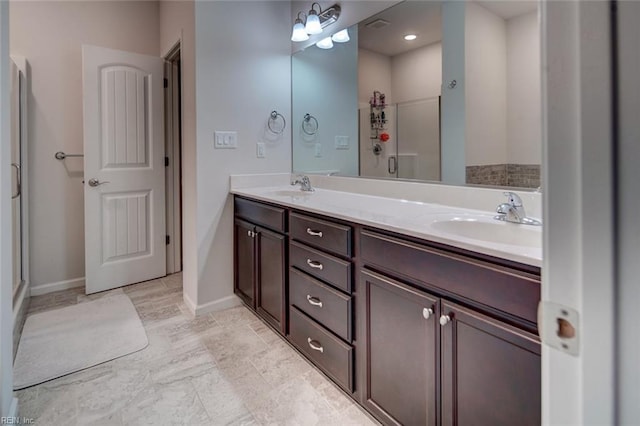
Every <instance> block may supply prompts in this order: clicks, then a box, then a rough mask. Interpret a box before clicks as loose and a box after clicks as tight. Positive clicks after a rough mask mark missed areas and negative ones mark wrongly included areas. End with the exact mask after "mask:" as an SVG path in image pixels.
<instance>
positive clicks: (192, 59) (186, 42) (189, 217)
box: [160, 1, 198, 300]
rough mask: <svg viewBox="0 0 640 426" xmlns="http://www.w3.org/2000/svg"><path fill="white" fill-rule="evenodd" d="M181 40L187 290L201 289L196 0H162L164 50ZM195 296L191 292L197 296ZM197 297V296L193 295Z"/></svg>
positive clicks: (161, 19) (163, 51) (184, 239)
mask: <svg viewBox="0 0 640 426" xmlns="http://www.w3.org/2000/svg"><path fill="white" fill-rule="evenodd" d="M178 40H181V51H180V54H181V67H182V70H181V77H182V253H183V256H182V257H183V263H182V265H183V271H184V272H183V291H184V293H185V294H186V295H189V294H191V295H195V294H197V291H198V263H197V258H198V252H197V247H198V242H197V237H196V205H197V200H196V197H197V193H196V40H195V6H194V2H193V1H161V2H160V53H161V55H163V56H164V55H165V54H166V53H167V52H168V51H169V50H170V49H171V48H172V47H173V46H174V45H175V44H176V42H177V41H178ZM193 297H194V296H191V297H190V299H191V298H193ZM192 300H193V299H192Z"/></svg>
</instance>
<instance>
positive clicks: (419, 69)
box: [391, 43, 442, 104]
mask: <svg viewBox="0 0 640 426" xmlns="http://www.w3.org/2000/svg"><path fill="white" fill-rule="evenodd" d="M391 76H392V77H391V94H392V96H393V102H394V103H398V104H399V103H401V102H410V101H416V100H419V99H430V98H436V97H438V96H440V88H441V86H442V43H433V44H429V45H427V46H423V47H419V48H417V49H413V50H410V51H408V52H405V53H401V54H399V55H396V56H393V57H392V58H391Z"/></svg>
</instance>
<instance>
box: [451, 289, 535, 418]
mask: <svg viewBox="0 0 640 426" xmlns="http://www.w3.org/2000/svg"><path fill="white" fill-rule="evenodd" d="M441 310H442V317H441V324H443V323H444V325H442V326H441V345H442V351H441V353H442V358H441V365H442V425H444V426H449V425H492V426H493V425H495V426H511V425H522V426H525V425H527V426H534V425H539V424H540V421H541V406H540V404H541V400H540V393H541V371H540V343H539V340H538V338H537V337H536V336H535V335H533V334H531V333H528V332H526V331H523V330H520V329H518V328H515V327H512V326H510V325H508V324H506V323H504V322H503V321H500V320H497V319H494V318H490V317H488V316H486V315H482V314H480V313H478V312H477V311H474V310H472V309H467V308H464V307H462V306H460V305H457V304H455V303H451V302H447V301H443V302H442V307H441Z"/></svg>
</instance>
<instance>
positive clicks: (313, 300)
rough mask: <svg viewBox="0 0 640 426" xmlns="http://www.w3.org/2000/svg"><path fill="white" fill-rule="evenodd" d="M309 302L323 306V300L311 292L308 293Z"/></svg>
mask: <svg viewBox="0 0 640 426" xmlns="http://www.w3.org/2000/svg"><path fill="white" fill-rule="evenodd" d="M307 302H309V304H310V305H313V306H317V307H319V308H322V302H321V301H320V299H318V298H317V297H313V296H311V295H310V294H307Z"/></svg>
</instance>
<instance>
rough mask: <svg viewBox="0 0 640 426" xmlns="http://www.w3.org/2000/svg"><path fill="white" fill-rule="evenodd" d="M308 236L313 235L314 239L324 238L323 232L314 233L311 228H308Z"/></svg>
mask: <svg viewBox="0 0 640 426" xmlns="http://www.w3.org/2000/svg"><path fill="white" fill-rule="evenodd" d="M307 234H309V235H312V236H314V237H320V238H322V231H314V230H313V229H311V228H307Z"/></svg>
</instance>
